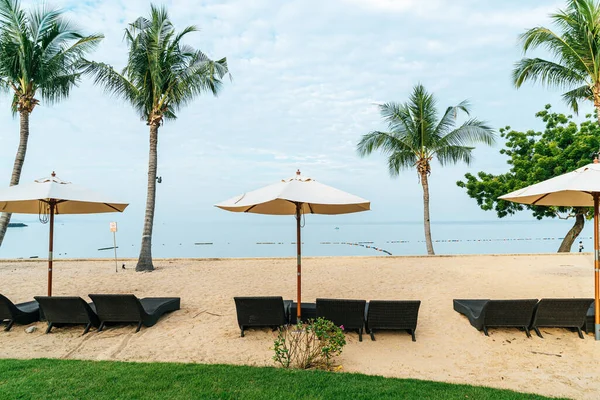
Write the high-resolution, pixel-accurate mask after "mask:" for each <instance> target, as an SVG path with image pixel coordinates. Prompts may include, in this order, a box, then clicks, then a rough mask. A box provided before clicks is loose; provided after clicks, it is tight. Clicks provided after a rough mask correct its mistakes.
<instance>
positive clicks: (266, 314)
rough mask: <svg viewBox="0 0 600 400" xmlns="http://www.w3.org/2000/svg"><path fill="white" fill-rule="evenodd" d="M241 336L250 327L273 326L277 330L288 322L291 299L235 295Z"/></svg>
mask: <svg viewBox="0 0 600 400" xmlns="http://www.w3.org/2000/svg"><path fill="white" fill-rule="evenodd" d="M233 301H234V302H235V309H236V312H237V320H238V325H239V327H240V336H241V337H244V330H246V329H248V328H265V327H267V328H272V329H273V330H276V329H277V328H279V327H280V326H283V325H286V324H287V323H288V312H289V307H290V305H291V304H292V301H291V300H283V297H280V296H258V297H234V298H233Z"/></svg>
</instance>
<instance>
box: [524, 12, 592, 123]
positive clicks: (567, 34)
mask: <svg viewBox="0 0 600 400" xmlns="http://www.w3.org/2000/svg"><path fill="white" fill-rule="evenodd" d="M550 17H551V18H552V20H553V22H554V24H555V25H556V26H557V27H558V29H559V30H560V32H558V33H556V32H554V31H552V30H550V29H548V28H545V27H536V28H533V29H530V30H528V31H527V32H525V33H523V34H522V35H521V36H520V38H519V39H520V41H521V44H522V47H523V52H524V53H525V54H526V53H527V52H528V51H530V50H534V49H536V48H540V47H541V48H545V49H546V50H548V51H549V52H550V54H551V55H552V56H553V58H554V61H551V60H545V59H542V58H523V59H521V60H520V61H518V62H517V63H516V64H515V68H514V70H513V80H514V84H515V86H516V87H517V88H520V87H521V85H522V84H523V83H524V82H526V81H532V82H537V81H539V82H540V83H542V84H544V85H546V86H554V87H558V88H560V89H566V90H567V92H565V93H564V94H563V99H564V100H565V101H566V102H567V104H569V106H570V107H571V108H572V109H573V110H574V111H575V112H576V113H577V112H578V110H579V102H581V101H591V102H592V103H593V104H594V107H595V108H596V111H597V117H598V121H599V122H600V4H599V3H598V2H597V1H596V0H570V1H568V2H567V8H566V9H565V10H560V11H559V12H558V13H556V14H552V15H551V16H550Z"/></svg>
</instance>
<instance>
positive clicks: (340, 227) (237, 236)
mask: <svg viewBox="0 0 600 400" xmlns="http://www.w3.org/2000/svg"><path fill="white" fill-rule="evenodd" d="M312 219H313V218H312V216H307V217H306V221H305V225H304V227H303V228H302V244H303V245H302V253H303V255H305V256H387V255H424V254H426V248H425V239H424V234H423V223H422V222H420V221H367V222H364V221H360V222H352V221H345V222H344V221H341V220H340V221H339V222H333V223H332V222H331V221H328V220H326V219H325V220H323V219H318V218H317V219H315V220H312ZM112 220H113V219H110V218H106V217H102V218H95V217H91V218H89V217H88V218H79V219H78V218H76V217H73V216H58V217H57V220H56V223H55V231H54V257H55V259H60V258H114V250H113V235H112V233H111V232H110V230H109V222H110V221H112ZM12 222H14V223H17V222H22V223H24V224H26V225H27V226H26V227H11V228H9V229H8V232H7V234H6V237H5V240H4V243H3V245H2V246H1V247H0V258H3V259H21V258H22V259H29V258H46V257H47V254H48V225H47V224H42V223H40V222H39V221H38V220H37V218H36V219H32V218H28V219H23V218H13V219H12ZM571 226H572V221H571V220H569V221H563V220H542V221H538V220H533V219H532V220H491V221H438V222H432V223H431V227H432V237H433V241H434V243H433V245H434V249H435V252H436V254H438V255H443V254H510V253H515V254H535V253H552V252H556V251H557V249H558V247H559V245H560V243H561V241H562V239H563V238H564V236H565V234H566V233H567V232H568V230H569V229H570V227H571ZM592 233H593V226H592V224H591V223H589V222H588V223H586V226H585V227H584V230H583V231H582V233H581V234H580V236H579V238H578V239H577V240H576V241H575V243H574V244H573V246H572V249H571V251H572V252H577V251H578V249H579V241H580V240H581V242H582V244H583V246H584V251H592V249H593V241H592ZM140 242H141V226H138V224H135V226H134V225H133V224H130V223H127V224H124V223H119V225H118V232H117V233H116V243H117V257H118V258H136V257H138V255H139V249H140ZM295 243H296V227H295V220H294V218H293V217H289V218H278V219H277V220H275V219H273V220H266V221H265V220H257V221H256V222H254V221H253V222H252V223H248V221H247V220H246V221H242V222H241V223H240V222H235V221H232V220H227V221H203V220H194V219H181V220H169V221H156V222H155V226H154V234H153V246H152V254H153V257H156V258H213V257H215V258H242V257H293V256H295V254H296V244H295Z"/></svg>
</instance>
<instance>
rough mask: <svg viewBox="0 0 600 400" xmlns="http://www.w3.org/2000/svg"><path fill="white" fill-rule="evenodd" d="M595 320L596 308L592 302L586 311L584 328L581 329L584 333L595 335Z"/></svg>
mask: <svg viewBox="0 0 600 400" xmlns="http://www.w3.org/2000/svg"><path fill="white" fill-rule="evenodd" d="M595 319H596V306H595V305H594V302H593V301H592V304H591V305H590V308H589V309H588V310H587V315H586V318H585V326H584V327H583V328H584V331H585V333H595V331H594V325H595V322H594V321H595Z"/></svg>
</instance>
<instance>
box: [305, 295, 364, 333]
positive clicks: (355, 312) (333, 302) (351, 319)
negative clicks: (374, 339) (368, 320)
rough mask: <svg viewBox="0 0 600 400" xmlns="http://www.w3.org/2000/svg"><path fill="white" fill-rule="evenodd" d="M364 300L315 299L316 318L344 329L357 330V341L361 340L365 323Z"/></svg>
mask: <svg viewBox="0 0 600 400" xmlns="http://www.w3.org/2000/svg"><path fill="white" fill-rule="evenodd" d="M366 304H367V302H366V301H365V300H346V299H317V318H324V319H327V320H329V321H331V322H333V323H334V324H335V325H337V326H343V327H344V330H345V331H352V330H355V331H358V341H359V342H362V333H363V328H364V325H365V308H366Z"/></svg>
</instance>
